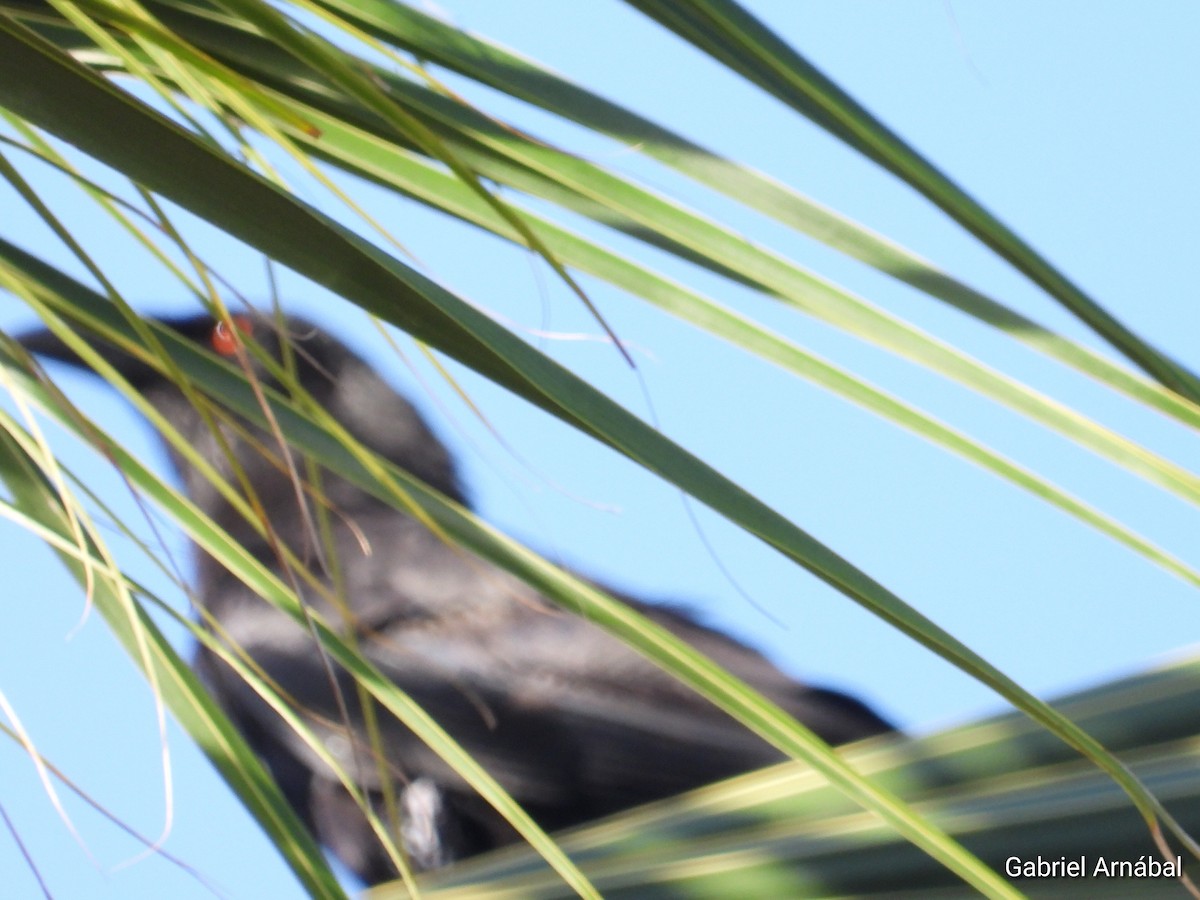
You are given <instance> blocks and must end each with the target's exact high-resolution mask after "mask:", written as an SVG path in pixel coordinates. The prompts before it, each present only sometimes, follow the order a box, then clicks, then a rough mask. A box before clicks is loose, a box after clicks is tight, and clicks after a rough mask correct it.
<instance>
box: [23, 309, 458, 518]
mask: <svg viewBox="0 0 1200 900" xmlns="http://www.w3.org/2000/svg"><path fill="white" fill-rule="evenodd" d="M151 324H152V325H153V326H154V333H155V336H156V338H157V339H158V341H159V343H160V344H161V345H162V347H163V349H164V350H165V351H166V352H167V354H169V355H171V356H172V357H173V358H175V359H176V360H178V359H179V357H178V355H177V352H178V351H180V350H182V351H183V352H184V353H185V354H187V353H188V351H193V352H192V353H191V355H192V356H193V357H194V355H195V354H194V351H195V350H196V349H200V350H202V351H204V352H206V353H211V354H215V355H216V356H218V357H221V358H222V359H224V360H225V362H226V364H227V365H228V366H229V367H232V368H233V369H235V370H237V371H238V372H240V373H242V375H243V376H244V377H245V378H246V379H247V380H250V381H254V382H256V383H258V384H259V385H264V386H266V387H269V388H273V389H274V390H276V391H278V392H279V393H281V394H283V395H285V396H287V395H289V394H295V393H297V391H296V389H297V388H299V392H302V393H303V395H304V397H305V400H306V402H307V399H308V398H311V400H312V401H314V402H315V403H316V405H318V406H320V407H321V408H323V409H324V410H326V411H327V412H328V413H329V414H330V415H331V416H332V417H333V418H334V419H336V420H337V421H338V422H339V423H341V424H342V425H343V426H345V427H346V428H347V430H349V431H350V433H351V434H353V435H354V436H355V437H356V438H357V439H358V440H359V441H361V442H362V443H363V444H365V445H366V446H368V447H370V448H371V449H372V450H375V451H376V452H377V453H379V454H380V455H381V456H384V457H385V458H387V459H389V460H391V461H392V462H394V463H396V464H397V465H398V466H400V467H401V468H403V469H405V470H406V471H408V472H411V473H412V474H414V475H416V476H417V477H418V478H420V479H422V480H423V481H425V482H426V483H428V484H430V485H431V486H433V487H435V488H437V489H438V490H440V491H442V492H443V493H445V494H447V495H448V496H450V497H453V498H456V499H460V500H461V499H462V492H461V488H460V486H459V484H458V479H457V476H456V473H455V470H454V464H453V461H452V460H451V458H450V455H449V452H448V451H447V449H446V448H445V447H444V446H443V445H442V443H441V442H440V441H438V439H437V438H436V437H435V436H434V434H433V432H432V431H431V430H430V429H429V427H428V425H426V423H425V421H424V419H422V417H421V415H420V414H419V413H418V412H417V410H416V409H415V408H414V407H413V406H412V404H411V403H409V402H408V401H407V400H406V399H405V398H404V397H402V396H400V394H398V393H397V392H396V391H395V390H394V389H393V388H392V387H391V386H390V385H389V384H388V383H387V382H386V381H384V380H383V378H381V377H380V376H379V374H378V373H377V372H376V371H375V370H374V368H372V366H371V365H370V364H369V363H367V362H366V361H365V360H363V359H362V358H361V357H360V356H358V355H357V354H355V353H354V352H353V351H351V350H350V349H349V348H348V347H347V346H346V345H345V344H343V343H342V342H341V341H339V340H338V339H337V338H335V337H333V336H332V335H330V334H328V333H327V332H325V331H323V330H321V329H320V328H318V327H316V326H315V325H313V324H311V323H309V322H307V321H305V320H303V319H300V318H296V317H287V318H282V319H279V318H273V317H269V316H258V315H236V316H233V317H231V318H230V319H217V318H214V317H213V316H211V315H207V314H201V315H194V316H187V317H180V318H165V319H158V320H153V321H152V322H151ZM79 334H80V336H81V337H83V338H84V339H85V340H86V342H87V343H88V344H89V345H90V346H91V348H92V349H94V350H95V351H97V353H98V354H99V355H100V357H101V358H102V359H103V360H104V361H105V362H106V363H108V364H109V365H110V366H112V367H113V368H114V369H115V370H116V371H117V372H118V373H119V374H120V375H121V376H122V377H123V378H124V379H125V380H126V381H128V382H129V384H130V385H131V386H132V387H133V388H134V389H135V390H136V391H138V392H139V393H140V394H141V395H142V396H144V397H145V398H146V399H147V400H148V401H149V402H150V403H151V404H152V405H153V406H154V407H155V408H156V409H157V410H158V411H159V412H160V413H161V414H162V415H163V416H164V418H166V419H167V420H168V421H169V422H170V423H171V424H172V425H173V426H175V428H176V429H177V430H179V432H180V433H181V434H182V435H183V436H184V438H185V439H187V440H188V441H189V442H195V443H196V444H197V445H202V444H205V443H207V442H210V441H211V435H210V434H208V433H207V432H208V429H209V428H210V424H209V422H208V421H207V420H206V419H205V418H204V417H203V416H201V414H200V413H199V412H198V411H197V410H196V409H195V407H194V406H193V404H192V401H191V400H189V399H188V397H187V396H185V394H184V392H183V391H181V390H180V388H179V387H178V386H177V384H176V382H175V380H174V379H173V378H172V377H170V376H169V375H168V374H167V371H168V369H167V367H166V366H165V365H164V362H163V360H162V359H161V358H160V357H159V356H158V354H157V353H156V352H155V351H152V350H148V349H145V348H144V347H143V346H142V345H141V344H140V342H137V341H136V340H134V342H133V343H131V344H127V345H125V346H119V345H118V344H117V343H114V342H113V341H110V340H107V339H104V338H101V337H98V336H95V335H94V334H90V333H87V332H85V331H82V330H81V331H79ZM19 342H20V343H21V344H22V345H23V346H24V347H25V348H26V349H27V350H29V351H30V352H31V353H34V354H36V355H38V356H41V357H43V358H45V359H51V360H57V361H59V362H64V363H67V364H69V365H72V366H74V367H76V368H80V369H84V370H87V371H91V367H90V366H89V365H88V364H87V363H86V362H85V361H84V359H83V358H82V357H81V356H80V354H79V353H77V352H76V351H75V350H74V349H72V348H71V346H70V345H69V344H68V343H67V342H66V341H64V340H63V339H62V338H60V337H59V336H58V335H56V334H55V333H53V332H51V331H49V330H46V329H39V330H35V331H30V332H26V333H25V334H23V335H21V336H20V337H19ZM196 386H197V387H198V388H199V390H200V391H201V392H203V393H207V394H209V397H210V399H212V400H214V401H215V402H217V403H220V402H221V400H222V397H221V396H219V391H218V392H213V391H205V385H204V384H199V385H196ZM214 393H216V394H217V396H213V394H214ZM173 456H174V454H173ZM176 462H177V463H178V458H177V457H176ZM183 474H184V475H185V477H186V475H187V473H186V472H184V473H183Z"/></svg>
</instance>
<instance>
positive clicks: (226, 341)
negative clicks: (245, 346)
mask: <svg viewBox="0 0 1200 900" xmlns="http://www.w3.org/2000/svg"><path fill="white" fill-rule="evenodd" d="M253 331H254V326H253V325H252V324H251V322H250V319H249V317H247V316H230V317H229V319H221V320H220V321H219V322H217V324H216V325H214V326H213V330H212V338H211V340H212V348H213V350H215V351H216V352H217V353H218V354H220V355H221V356H233V355H234V354H235V353H237V348H238V344H239V343H240V341H241V338H240V337H239V336H238V333H239V332H240V333H241V334H251V333H252V332H253Z"/></svg>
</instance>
